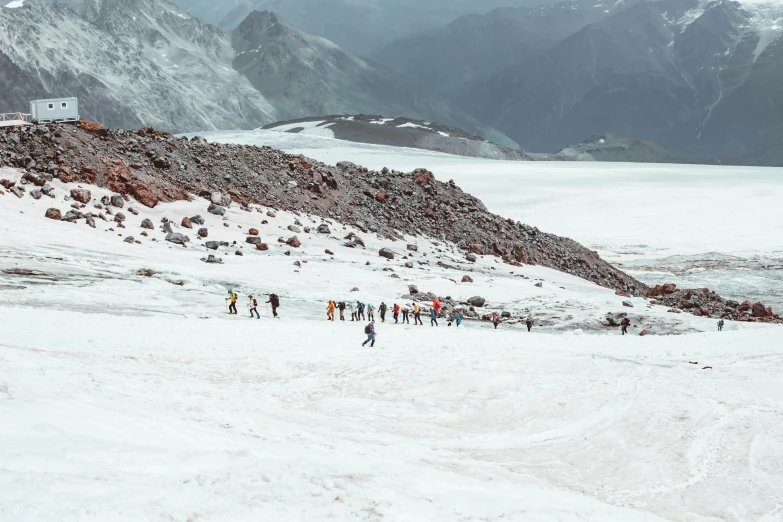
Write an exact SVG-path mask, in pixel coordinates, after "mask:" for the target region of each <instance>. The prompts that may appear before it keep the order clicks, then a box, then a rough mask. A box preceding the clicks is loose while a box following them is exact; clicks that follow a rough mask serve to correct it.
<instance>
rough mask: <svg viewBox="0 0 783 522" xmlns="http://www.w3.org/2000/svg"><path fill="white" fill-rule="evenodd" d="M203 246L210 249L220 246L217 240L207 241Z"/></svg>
mask: <svg viewBox="0 0 783 522" xmlns="http://www.w3.org/2000/svg"><path fill="white" fill-rule="evenodd" d="M204 246H206V247H207V248H208V249H210V250H217V249H218V248H220V242H219V241H207V242H206V243H205V244H204Z"/></svg>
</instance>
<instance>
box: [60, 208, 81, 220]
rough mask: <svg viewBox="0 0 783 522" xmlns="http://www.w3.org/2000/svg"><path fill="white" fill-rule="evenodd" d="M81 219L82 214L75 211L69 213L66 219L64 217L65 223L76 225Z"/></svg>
mask: <svg viewBox="0 0 783 522" xmlns="http://www.w3.org/2000/svg"><path fill="white" fill-rule="evenodd" d="M79 218H81V212H76V211H75V210H69V211H68V213H67V214H65V217H63V221H68V222H69V223H74V222H75V221H76V220H77V219H79Z"/></svg>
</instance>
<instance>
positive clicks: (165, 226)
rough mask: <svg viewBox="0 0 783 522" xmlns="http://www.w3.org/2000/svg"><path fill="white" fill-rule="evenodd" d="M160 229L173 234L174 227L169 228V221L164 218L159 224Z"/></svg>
mask: <svg viewBox="0 0 783 522" xmlns="http://www.w3.org/2000/svg"><path fill="white" fill-rule="evenodd" d="M160 229H161V230H162V231H164V232H165V233H167V234H173V233H174V229H173V228H171V222H170V221H169V220H166V221H164V222H163V225H161V227H160Z"/></svg>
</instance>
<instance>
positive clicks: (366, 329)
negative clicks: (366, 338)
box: [364, 324, 370, 335]
mask: <svg viewBox="0 0 783 522" xmlns="http://www.w3.org/2000/svg"><path fill="white" fill-rule="evenodd" d="M364 333H366V334H367V335H370V325H369V324H368V325H367V326H365V327H364Z"/></svg>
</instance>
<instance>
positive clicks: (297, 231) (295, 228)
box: [288, 225, 302, 234]
mask: <svg viewBox="0 0 783 522" xmlns="http://www.w3.org/2000/svg"><path fill="white" fill-rule="evenodd" d="M288 230H289V231H290V232H293V233H294V234H301V233H302V229H301V228H299V227H298V226H296V225H288Z"/></svg>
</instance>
